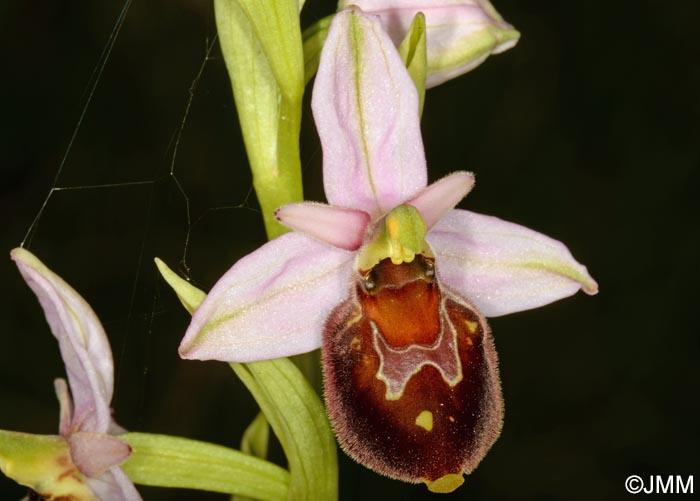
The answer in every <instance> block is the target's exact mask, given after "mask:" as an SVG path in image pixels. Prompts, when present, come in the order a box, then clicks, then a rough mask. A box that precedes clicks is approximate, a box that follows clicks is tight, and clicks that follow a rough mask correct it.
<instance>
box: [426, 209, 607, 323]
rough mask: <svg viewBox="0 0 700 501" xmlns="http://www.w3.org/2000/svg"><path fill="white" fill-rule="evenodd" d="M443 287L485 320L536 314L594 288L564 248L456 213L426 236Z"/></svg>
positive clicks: (505, 224)
mask: <svg viewBox="0 0 700 501" xmlns="http://www.w3.org/2000/svg"><path fill="white" fill-rule="evenodd" d="M428 242H429V243H430V245H431V246H432V248H433V250H434V252H435V256H436V258H435V264H436V270H437V272H438V276H439V277H440V279H441V280H442V282H443V283H444V284H445V285H447V286H448V287H451V288H452V289H454V290H455V291H457V292H459V293H460V294H462V295H463V296H465V297H466V298H467V299H468V300H470V301H471V302H473V303H474V305H475V306H476V307H477V308H478V309H479V310H480V311H481V312H482V313H483V314H484V315H485V316H487V317H496V316H499V315H506V314H508V313H514V312H516V311H522V310H528V309H531V308H537V307H539V306H543V305H545V304H548V303H551V302H552V301H556V300H558V299H562V298H564V297H567V296H570V295H572V294H574V293H575V292H576V291H578V290H579V289H583V290H584V292H586V293H587V294H596V293H597V292H598V284H597V283H596V282H595V280H593V278H591V276H590V275H589V274H588V271H587V270H586V267H585V266H583V265H581V264H579V263H578V262H576V260H575V259H574V258H573V257H572V256H571V253H570V252H569V250H568V249H567V248H566V246H565V245H564V244H562V243H561V242H558V241H556V240H553V239H551V238H549V237H547V236H545V235H542V234H541V233H537V232H536V231H533V230H530V229H528V228H525V227H524V226H520V225H517V224H514V223H509V222H507V221H503V220H501V219H498V218H495V217H492V216H484V215H481V214H476V213H473V212H468V211H463V210H454V211H452V212H450V213H449V214H447V215H446V216H445V217H444V218H443V219H442V220H441V221H440V222H439V223H437V224H436V225H435V226H434V228H433V230H432V231H430V232H429V233H428Z"/></svg>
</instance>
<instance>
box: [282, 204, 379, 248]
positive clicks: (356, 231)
mask: <svg viewBox="0 0 700 501" xmlns="http://www.w3.org/2000/svg"><path fill="white" fill-rule="evenodd" d="M275 217H276V218H277V219H278V220H279V222H280V223H282V224H283V225H285V226H286V227H288V228H291V229H293V230H296V231H301V232H302V233H306V234H307V235H309V236H311V237H314V238H315V239H317V240H320V241H322V242H325V243H327V244H328V245H332V246H333V247H340V248H341V249H345V250H356V249H358V248H359V247H360V245H362V237H363V235H364V233H365V229H366V228H367V225H368V224H369V220H370V217H369V214H367V213H366V212H365V211H361V210H356V209H344V208H341V207H334V206H332V205H325V204H318V203H314V202H306V203H298V204H289V205H284V206H282V207H280V208H279V209H277V211H276V212H275Z"/></svg>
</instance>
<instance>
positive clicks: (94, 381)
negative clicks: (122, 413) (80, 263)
mask: <svg viewBox="0 0 700 501" xmlns="http://www.w3.org/2000/svg"><path fill="white" fill-rule="evenodd" d="M11 257H12V259H13V260H14V261H15V262H16V264H17V267H18V268H19V271H20V273H21V275H22V278H24V280H25V281H26V283H27V285H28V286H29V287H30V288H31V289H32V291H34V293H35V294H36V296H37V298H38V299H39V302H40V304H41V306H42V308H43V310H44V314H45V316H46V320H47V322H48V323H49V326H50V327H51V331H52V333H53V335H54V336H55V337H56V339H57V340H58V344H59V348H60V351H61V357H62V358H63V362H64V364H65V366H66V373H67V375H68V384H66V381H65V379H62V378H61V379H56V381H55V383H54V385H55V388H56V395H57V397H58V401H59V403H60V424H59V433H60V436H34V435H28V434H19V433H14V432H5V433H9V434H10V435H8V436H9V439H8V440H11V441H12V440H14V441H15V442H16V443H22V444H23V445H22V446H21V447H19V448H18V449H17V452H16V453H15V454H13V455H12V456H11V457H9V458H6V459H0V467H2V470H3V472H4V473H5V474H6V475H7V476H8V477H10V478H13V479H14V480H16V481H17V482H19V483H21V484H23V485H26V486H28V487H30V488H32V489H33V490H35V491H36V492H38V493H39V495H41V496H42V497H44V498H46V499H59V498H60V499H64V498H65V499H81V500H89V499H110V500H116V501H119V500H124V501H134V500H140V499H141V496H140V495H139V493H138V491H137V490H136V488H135V487H134V484H133V483H132V482H131V480H129V478H128V477H127V475H126V474H125V473H124V472H123V471H122V469H121V468H120V467H119V465H120V464H121V463H123V462H124V461H125V460H126V459H127V458H128V457H129V455H130V454H131V447H130V446H129V445H128V444H127V443H125V442H124V441H122V440H120V439H118V438H116V437H114V436H112V435H114V434H119V433H123V432H124V431H125V430H124V429H123V428H122V427H120V426H119V425H118V424H117V423H116V422H115V421H114V420H113V419H112V411H111V409H110V402H111V400H112V393H113V388H114V370H113V362H112V352H111V350H110V347H109V341H108V340H107V336H106V334H105V332H104V329H103V328H102V324H101V323H100V321H99V319H98V318H97V316H96V315H95V312H94V311H93V310H92V308H91V307H90V305H89V304H88V303H87V302H86V301H85V300H84V299H83V298H82V297H81V296H80V295H79V294H78V293H77V292H76V291H75V290H74V289H73V288H72V287H71V286H70V285H68V284H67V283H66V282H65V281H63V279H61V277H59V276H58V275H56V274H55V273H54V272H52V271H51V270H50V269H49V268H47V267H46V266H45V265H44V264H43V263H42V262H41V261H39V259H37V258H36V257H35V256H34V255H33V254H32V253H31V252H29V251H27V250H25V249H22V248H17V249H14V250H13V251H12V252H11ZM69 386H70V392H69V391H68V387H69ZM71 396H72V398H71Z"/></svg>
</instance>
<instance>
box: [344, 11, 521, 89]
mask: <svg viewBox="0 0 700 501" xmlns="http://www.w3.org/2000/svg"><path fill="white" fill-rule="evenodd" d="M348 5H356V6H358V7H360V8H361V9H362V10H364V11H365V12H367V13H371V14H376V15H378V16H380V18H381V20H382V24H383V26H384V29H385V30H386V32H387V33H388V34H389V36H390V37H391V39H392V40H393V42H394V44H395V45H396V46H397V47H398V46H399V44H401V41H402V40H403V39H404V37H405V36H406V33H407V32H408V30H409V27H410V26H411V22H412V21H413V17H414V16H415V15H416V14H417V13H418V12H422V13H423V14H424V15H425V22H426V32H427V39H426V43H427V47H426V49H427V63H428V67H427V75H426V82H425V84H426V87H427V88H431V87H435V86H437V85H440V84H441V83H444V82H446V81H447V80H450V79H452V78H455V77H458V76H460V75H463V74H464V73H467V72H468V71H471V70H473V69H474V68H476V67H477V66H479V65H480V64H481V63H482V62H484V61H485V60H486V58H487V57H488V56H489V55H491V54H500V53H501V52H504V51H506V50H508V49H510V48H512V47H513V46H514V45H515V44H516V43H517V42H518V39H519V38H520V33H518V32H517V31H516V30H515V29H514V28H513V27H512V26H511V25H510V24H508V23H507V22H505V21H504V20H503V18H502V17H501V15H500V14H499V13H498V12H496V9H494V8H493V5H491V2H489V0H340V1H339V2H338V10H342V9H344V8H345V7H347V6H348Z"/></svg>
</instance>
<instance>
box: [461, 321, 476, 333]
mask: <svg viewBox="0 0 700 501" xmlns="http://www.w3.org/2000/svg"><path fill="white" fill-rule="evenodd" d="M464 323H465V324H466V325H467V329H469V333H470V334H474V333H475V332H476V328H477V327H478V326H479V324H478V323H477V322H471V321H469V320H465V321H464Z"/></svg>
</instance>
